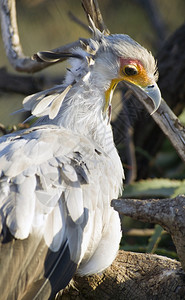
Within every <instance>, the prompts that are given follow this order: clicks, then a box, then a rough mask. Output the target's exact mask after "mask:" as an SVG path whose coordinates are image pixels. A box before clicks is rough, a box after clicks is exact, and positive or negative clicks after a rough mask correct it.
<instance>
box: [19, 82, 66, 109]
mask: <svg viewBox="0 0 185 300" xmlns="http://www.w3.org/2000/svg"><path fill="white" fill-rule="evenodd" d="M63 89H64V88H63V85H59V86H55V87H53V88H51V89H47V90H45V91H42V92H39V93H36V94H33V95H29V96H27V97H25V98H24V100H23V107H24V109H25V110H26V111H29V110H31V111H32V110H33V109H34V108H35V104H36V105H37V103H35V102H36V101H41V100H42V99H43V98H45V97H46V96H49V95H53V93H60V92H61V91H63Z"/></svg>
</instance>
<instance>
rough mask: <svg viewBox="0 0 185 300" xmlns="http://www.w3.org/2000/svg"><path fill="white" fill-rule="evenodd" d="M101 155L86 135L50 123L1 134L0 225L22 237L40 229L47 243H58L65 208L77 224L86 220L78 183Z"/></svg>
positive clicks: (85, 180) (85, 179)
mask: <svg viewBox="0 0 185 300" xmlns="http://www.w3.org/2000/svg"><path fill="white" fill-rule="evenodd" d="M105 156H106V154H105V153H103V151H102V149H100V147H98V146H97V145H95V144H94V143H93V142H92V141H90V140H89V139H88V138H85V137H83V136H81V135H79V134H75V133H74V132H71V131H70V130H67V129H65V128H59V127H58V126H54V125H43V126H39V127H33V128H30V129H28V130H25V131H21V132H19V133H18V134H11V135H8V136H6V137H3V138H2V139H1V144H0V166H1V167H0V174H1V175H0V189H1V195H0V209H1V227H2V228H1V229H4V228H5V227H7V228H8V229H9V230H10V232H11V234H12V235H13V236H14V237H16V238H18V239H24V238H27V237H28V236H29V234H30V232H32V230H33V227H34V228H40V229H43V231H44V232H43V235H44V238H45V241H46V243H47V244H48V246H50V248H51V249H55V250H56V249H58V248H59V247H60V245H61V243H62V240H63V239H64V236H63V235H65V234H66V232H65V230H66V228H65V226H66V224H67V223H66V219H67V215H66V214H69V215H70V218H71V219H72V221H73V222H74V224H77V226H78V225H80V224H83V222H85V212H84V201H83V186H84V185H87V184H89V181H91V172H92V173H93V172H94V170H96V169H97V165H98V164H99V163H100V164H103V162H104V158H105ZM93 175H94V173H93ZM59 199H61V200H62V201H59ZM54 215H56V216H57V220H58V221H57V224H55V223H54V222H53V217H54ZM47 226H48V228H50V230H46V227H47ZM69 227H70V226H69ZM82 227H83V225H82ZM40 231H42V230H40ZM51 231H52V232H51ZM58 232H60V235H57V233H58Z"/></svg>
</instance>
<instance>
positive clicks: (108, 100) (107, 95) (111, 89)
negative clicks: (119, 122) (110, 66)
mask: <svg viewBox="0 0 185 300" xmlns="http://www.w3.org/2000/svg"><path fill="white" fill-rule="evenodd" d="M119 82H120V79H116V78H115V79H112V81H111V83H110V86H109V88H108V90H106V91H105V106H104V109H103V115H104V116H105V117H106V115H107V112H108V123H109V122H110V119H111V100H112V96H113V93H114V90H115V88H116V86H117V84H118V83H119Z"/></svg>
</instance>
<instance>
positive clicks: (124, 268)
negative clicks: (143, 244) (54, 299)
mask: <svg viewBox="0 0 185 300" xmlns="http://www.w3.org/2000/svg"><path fill="white" fill-rule="evenodd" d="M184 278H185V274H184V272H183V270H182V268H181V266H180V263H179V262H177V261H175V260H172V259H169V258H165V257H161V256H157V255H151V254H141V253H131V252H124V251H119V254H118V256H117V258H116V259H115V261H114V262H113V264H112V265H111V266H110V267H109V268H108V269H107V270H106V271H105V272H104V273H103V274H100V275H93V276H89V277H81V278H80V277H75V278H74V285H73V286H71V287H70V288H69V290H66V293H65V294H64V295H63V296H62V297H61V298H59V299H61V300H69V299H70V300H73V299H74V300H76V299H78V300H85V299H90V300H102V299H104V300H110V299H114V300H118V299H119V300H123V299H125V300H126V299H129V300H141V299H142V300H149V299H150V300H154V299H155V300H156V299H160V300H166V299H175V300H178V299H179V300H180V299H184V295H185V282H184ZM74 286H75V288H74Z"/></svg>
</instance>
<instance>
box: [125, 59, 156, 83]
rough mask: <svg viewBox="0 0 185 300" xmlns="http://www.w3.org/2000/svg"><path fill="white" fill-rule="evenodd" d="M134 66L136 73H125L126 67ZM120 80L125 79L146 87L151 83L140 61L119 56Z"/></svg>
mask: <svg viewBox="0 0 185 300" xmlns="http://www.w3.org/2000/svg"><path fill="white" fill-rule="evenodd" d="M131 66H133V67H135V69H136V70H137V74H135V75H127V74H126V73H125V68H126V67H131ZM120 80H126V81H129V82H131V83H134V84H135V85H138V86H140V87H146V86H148V85H150V84H151V79H150V78H149V77H148V75H147V73H146V70H145V68H144V67H143V65H142V63H141V62H140V61H139V60H137V59H135V60H134V59H131V58H126V59H125V58H120Z"/></svg>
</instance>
